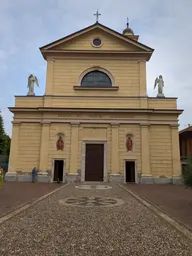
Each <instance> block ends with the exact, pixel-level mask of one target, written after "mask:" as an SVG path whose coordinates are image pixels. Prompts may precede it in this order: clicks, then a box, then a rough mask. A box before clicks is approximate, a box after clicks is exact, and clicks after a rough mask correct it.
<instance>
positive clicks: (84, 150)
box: [81, 140, 108, 182]
mask: <svg viewBox="0 0 192 256" xmlns="http://www.w3.org/2000/svg"><path fill="white" fill-rule="evenodd" d="M86 144H103V145H104V158H103V182H108V172H107V141H106V140H84V141H83V142H82V157H81V170H82V172H81V182H85V158H86Z"/></svg>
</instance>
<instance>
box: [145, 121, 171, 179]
mask: <svg viewBox="0 0 192 256" xmlns="http://www.w3.org/2000/svg"><path fill="white" fill-rule="evenodd" d="M149 130H150V162H151V174H152V176H153V177H161V176H162V177H172V141H171V127H170V126H169V125H151V126H150V128H149Z"/></svg>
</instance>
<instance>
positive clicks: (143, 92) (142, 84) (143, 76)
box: [139, 60, 147, 96]
mask: <svg viewBox="0 0 192 256" xmlns="http://www.w3.org/2000/svg"><path fill="white" fill-rule="evenodd" d="M139 70H140V72H139V73H140V96H147V85H146V61H144V60H142V61H140V62H139Z"/></svg>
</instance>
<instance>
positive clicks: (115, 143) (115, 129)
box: [111, 124, 119, 175]
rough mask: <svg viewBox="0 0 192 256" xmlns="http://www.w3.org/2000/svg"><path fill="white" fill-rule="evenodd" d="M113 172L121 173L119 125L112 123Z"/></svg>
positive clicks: (113, 173)
mask: <svg viewBox="0 0 192 256" xmlns="http://www.w3.org/2000/svg"><path fill="white" fill-rule="evenodd" d="M111 140H112V142H111V174H112V175H115V174H118V173H119V125H118V124H112V125H111Z"/></svg>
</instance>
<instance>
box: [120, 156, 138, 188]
mask: <svg viewBox="0 0 192 256" xmlns="http://www.w3.org/2000/svg"><path fill="white" fill-rule="evenodd" d="M123 162H124V171H123V173H124V177H123V182H124V183H127V182H126V162H134V163H135V183H136V184H138V174H137V160H136V159H130V158H129V159H124V161H123Z"/></svg>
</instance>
